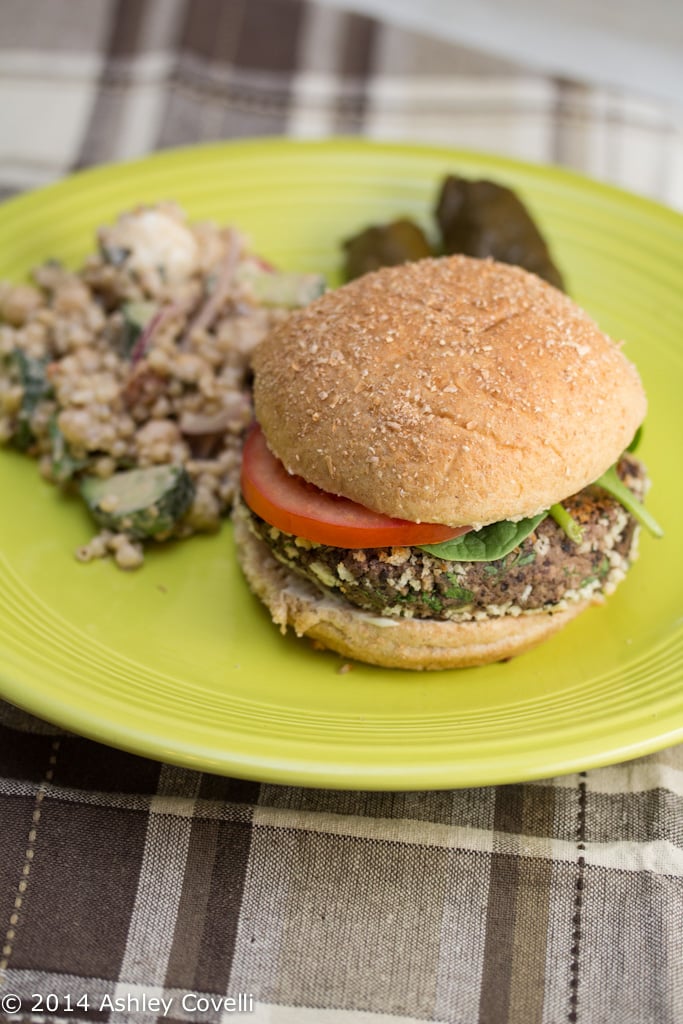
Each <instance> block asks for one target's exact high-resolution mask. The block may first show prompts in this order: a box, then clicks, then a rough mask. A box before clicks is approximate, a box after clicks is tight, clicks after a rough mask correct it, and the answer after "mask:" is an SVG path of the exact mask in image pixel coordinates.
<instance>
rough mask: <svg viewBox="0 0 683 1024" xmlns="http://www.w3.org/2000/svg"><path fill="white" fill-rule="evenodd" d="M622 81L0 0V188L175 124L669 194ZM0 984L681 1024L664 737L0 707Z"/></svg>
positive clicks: (227, 1012)
mask: <svg viewBox="0 0 683 1024" xmlns="http://www.w3.org/2000/svg"><path fill="white" fill-rule="evenodd" d="M655 7H656V5H655ZM636 86H637V82H634V91H633V93H628V94H625V93H624V92H623V91H622V92H616V91H614V90H609V89H606V88H604V87H602V86H597V85H596V84H595V83H593V82H586V81H579V80H575V81H574V80H567V79H566V78H563V79H557V78H552V77H549V76H546V75H542V74H540V73H539V72H538V71H536V70H533V71H532V70H530V69H528V68H526V67H523V66H521V65H519V64H516V63H515V62H513V61H510V60H503V59H501V58H500V57H499V56H498V57H493V56H491V55H490V54H487V53H484V52H477V51H475V50H473V49H468V48H466V47H464V46H458V45H455V44H453V43H448V42H446V41H444V40H443V39H441V40H439V39H435V38H433V37H431V36H428V35H427V34H419V33H417V32H414V31H407V30H405V29H402V28H399V27H397V26H396V25H395V24H387V23H383V22H380V21H378V20H373V19H372V18H369V17H365V16H362V15H360V14H353V13H349V12H348V11H342V10H339V9H335V8H334V6H330V4H329V3H326V4H325V5H324V6H323V5H319V4H316V3H314V2H312V0H309V2H306V0H0V190H2V191H4V193H5V194H10V193H12V192H15V191H19V190H22V189H26V188H30V187H32V186H35V185H40V184H42V183H45V182H47V181H50V180H53V179H54V178H56V177H59V176H61V175H62V174H64V173H67V172H68V171H69V170H71V169H73V168H76V167H83V166H89V165H92V164H96V163H101V162H103V161H109V160H119V159H124V158H128V157H135V156H139V155H143V154H144V153H147V152H149V151H151V150H154V149H158V148H161V147H166V146H175V145H179V144H188V143H194V142H201V141H207V140H212V139H223V138H236V137H243V136H252V135H263V134H288V135H294V136H301V137H312V136H324V135H331V134H340V133H344V134H363V135H368V136H371V137H376V138H391V139H399V138H400V139H408V140H416V141H425V142H437V143H441V144H444V145H453V146H457V147H462V148H476V149H482V150H489V151H496V152H499V153H505V154H507V155H512V156H517V157H521V158H524V159H530V160H540V161H546V162H557V163H561V164H564V165H566V166H569V167H573V168H576V169H578V170H581V171H584V172H587V173H590V174H592V175H594V176H596V177H600V178H604V179H605V180H608V181H611V182H613V183H616V184H620V185H624V186H626V187H628V188H631V189H633V190H635V191H639V192H642V193H644V194H647V195H650V196H653V197H655V198H659V199H661V200H663V201H665V202H669V203H671V204H676V205H682V206H683V191H682V189H683V174H681V170H682V169H683V129H682V128H681V115H680V110H676V109H674V108H673V107H671V106H667V105H665V104H662V103H655V102H654V101H652V100H651V99H647V98H645V97H644V96H643V95H640V94H639V93H638V91H637V89H636ZM1 672H2V667H1V666H0V673H1ZM34 994H35V995H34ZM8 995H9V996H11V995H16V996H18V997H19V999H20V1000H21V1004H22V1015H21V1016H20V1017H19V1016H14V1015H12V1014H11V1012H10V1011H11V1010H12V1009H13V1004H12V1003H11V1000H10V1002H9V1003H4V1004H3V1003H2V999H3V998H6V997H7V996H8ZM240 998H242V1000H243V1002H242V1003H241V1004H238V1003H237V1002H235V1003H233V1004H230V1003H227V1002H222V1000H225V999H233V1000H235V1001H237V1000H238V999H240ZM48 1000H49V1003H48ZM155 1000H156V1002H155ZM86 1004H87V1005H86ZM0 1007H2V1008H0V1021H3V1022H4V1021H5V1020H7V1021H9V1020H14V1019H24V1020H28V1019H33V1020H50V1021H54V1020H63V1021H70V1022H81V1021H89V1020H103V1021H113V1022H119V1024H147V1022H151V1021H157V1020H166V1021H182V1020H186V1021H192V1020H201V1021H206V1022H214V1021H215V1022H218V1021H223V1022H226V1021H232V1020H237V1019H243V1020H245V1021H246V1020H249V1021H255V1022H259V1024H266V1022H268V1024H271V1022H272V1024H383V1022H384V1024H401V1022H403V1024H414V1022H417V1021H440V1022H448V1024H565V1022H577V1024H612V1022H617V1024H678V1022H680V1021H681V1020H683V747H679V748H674V749H672V750H669V751H664V752H662V753H660V754H657V755H653V756H651V757H648V758H642V759H640V760H638V761H634V762H631V763H630V764H625V765H619V766H616V767H614V768H607V769H601V770H596V771H589V772H586V773H583V774H581V775H578V776H577V775H574V776H568V777H566V778H560V779H552V780H546V781H544V782H536V783H533V784H526V785H514V786H501V787H492V788H486V789H470V790H457V791H440V792H434V793H361V792H348V793H347V792H330V791H314V790H302V789H296V788H292V787H278V786H273V785H266V784H260V785H259V784H257V783H253V782H244V781H239V780H234V779H223V778H217V777H213V776H209V775H203V774H200V773H196V772H191V771H188V770H186V769H180V768H175V767H172V766H170V765H162V764H158V763H156V762H152V761H149V760H145V759H143V758H139V757H135V756H133V755H130V754H126V753H122V752H119V751H115V750H110V749H108V748H105V747H102V746H99V745H98V744H96V743H93V742H91V741H88V740H85V739H82V738H78V737H75V736H72V735H66V734H64V733H62V732H60V731H58V730H55V729H53V728H52V727H50V726H49V725H46V724H45V723H41V722H39V721H37V720H36V719H33V718H30V717H29V716H26V715H24V714H22V713H21V712H18V711H16V710H14V709H13V708H11V707H10V706H9V705H7V704H2V703H0ZM166 1008H168V1010H167V1009H166ZM233 1010H234V1012H233ZM32 1011H33V1012H32Z"/></svg>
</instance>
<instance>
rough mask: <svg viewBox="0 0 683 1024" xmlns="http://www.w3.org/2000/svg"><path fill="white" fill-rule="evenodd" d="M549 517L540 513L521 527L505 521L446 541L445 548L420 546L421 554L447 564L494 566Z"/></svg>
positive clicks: (442, 546)
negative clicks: (477, 563) (470, 563)
mask: <svg viewBox="0 0 683 1024" xmlns="http://www.w3.org/2000/svg"><path fill="white" fill-rule="evenodd" d="M547 515H548V513H547V512H540V513H539V515H537V516H532V517H531V518H529V519H520V520H519V522H517V523H512V522H510V521H509V520H507V519H504V520H503V521H502V522H500V523H491V524H490V526H483V527H482V528H481V530H470V532H469V533H461V534H460V536H459V537H454V538H453V540H444V541H442V542H441V544H420V545H419V547H420V550H421V551H426V552H427V553H428V554H430V555H434V556H435V557H436V558H443V559H445V560H446V561H447V562H493V561H495V560H496V559H498V558H504V557H505V555H507V554H509V553H510V552H511V551H512V550H513V548H516V547H517V546H518V545H519V544H521V543H522V541H523V540H524V538H525V537H528V536H529V534H530V533H531V532H532V531H533V530H535V529H536V527H537V526H538V524H539V523H540V522H541V521H542V520H543V519H545V517H546V516H547Z"/></svg>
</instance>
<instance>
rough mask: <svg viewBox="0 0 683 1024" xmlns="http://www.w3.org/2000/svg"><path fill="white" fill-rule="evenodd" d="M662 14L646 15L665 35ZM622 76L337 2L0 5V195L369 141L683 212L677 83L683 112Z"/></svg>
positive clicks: (676, 20)
mask: <svg viewBox="0 0 683 1024" xmlns="http://www.w3.org/2000/svg"><path fill="white" fill-rule="evenodd" d="M444 2H446V0H444ZM568 2H571V0H568ZM663 2H664V0H655V3H654V4H652V5H651V6H650V7H649V8H648V9H647V15H645V14H643V15H642V17H643V18H645V17H647V19H648V20H650V19H652V20H653V21H655V20H656V21H657V23H660V22H661V21H662V19H665V20H666V24H667V25H670V27H671V35H672V38H673V39H675V38H676V36H677V33H678V34H679V35H680V34H681V32H683V19H682V18H681V15H680V7H678V9H677V5H676V4H675V0H666V3H665V6H664V7H663V6H662V3H663ZM344 5H345V6H355V7H356V8H357V9H360V8H362V6H363V0H356V2H355V4H353V3H352V4H350V5H349V3H347V2H346V0H345V4H344ZM384 6H386V7H390V6H391V5H390V4H385V5H384ZM406 6H407V5H406V4H405V3H404V4H402V5H401V7H402V8H405V7H406ZM414 6H415V10H419V7H420V2H419V0H416V3H415V5H414ZM432 6H433V4H432ZM527 6H528V2H527ZM552 6H553V9H554V11H555V13H557V10H558V9H559V7H560V5H557V4H555V5H552ZM586 6H587V5H586V3H583V4H582V7H583V8H584V9H585V7H586ZM599 6H600V5H596V8H597V7H599ZM611 6H612V7H614V6H615V3H614V0H611ZM616 6H618V5H616ZM632 6H633V2H631V7H632ZM451 7H452V10H453V19H452V20H453V21H455V20H456V19H458V18H460V19H463V18H466V17H467V8H468V3H467V2H466V0H452V3H451ZM417 17H418V16H417V14H415V13H413V20H416V18H417ZM638 17H640V14H638ZM599 20H601V21H602V22H603V23H604V21H605V17H604V12H603V17H602V18H601V19H599ZM602 27H603V29H604V24H603V26H602ZM495 28H496V26H495V22H494V23H492V26H491V31H492V33H494V32H495ZM451 30H452V29H451ZM660 35H661V30H660ZM500 49H501V44H500V41H499V43H498V47H497V50H498V52H500ZM544 60H545V63H546V64H548V63H551V64H552V60H551V59H550V58H548V55H547V54H545V55H544ZM598 63H600V62H598ZM682 63H683V58H682ZM632 81H633V85H632V90H631V91H623V90H620V91H618V90H615V89H610V88H607V87H605V86H604V85H598V84H596V82H595V81H589V80H587V79H586V78H584V79H581V80H578V79H577V80H572V79H568V78H567V77H566V76H564V77H562V78H558V77H553V76H552V75H550V74H543V73H541V72H539V71H538V70H535V69H530V68H528V67H524V66H521V65H520V64H517V63H515V62H514V61H511V60H506V59H503V58H501V57H500V56H492V55H491V54H489V53H484V52H480V51H477V50H473V49H471V48H468V47H466V46H463V45H457V44H456V43H453V42H448V41H446V40H445V39H444V38H435V37H434V36H433V35H427V34H426V33H423V34H420V33H419V32H416V31H408V30H407V29H405V28H404V27H401V26H400V25H398V24H395V23H392V24H389V23H387V22H380V21H377V20H375V19H373V18H370V17H367V16H363V15H361V14H356V13H353V12H349V11H347V10H341V9H339V8H338V7H336V6H335V4H334V0H326V2H325V3H324V4H323V3H316V2H314V0H1V2H0V190H2V191H3V192H4V194H10V193H11V192H12V191H16V190H19V189H23V188H27V187H31V186H35V185H40V184H43V183H45V182H47V181H50V180H53V179H54V178H56V177H58V176H60V175H62V174H64V173H66V172H68V171H69V170H71V169H73V168H75V167H82V166H88V165H91V164H95V163H102V162H104V161H111V160H121V159H127V158H130V157H137V156H140V155H144V154H145V153H147V152H149V151H151V150H154V149H158V148H162V147H168V146H177V145H181V144H182V145H184V144H189V143H195V142H202V141H207V140H215V139H226V138H236V137H243V136H253V135H269V134H287V135H290V136H297V137H316V136H317V137H319V136H329V135H334V134H362V135H365V136H369V137H373V138H381V139H400V140H408V141H416V142H430V143H438V144H442V145H449V146H454V147H458V148H464V149H476V150H486V151H495V152H497V153H502V154H505V155H508V156H513V157H519V158H522V159H525V160H533V161H540V162H551V163H560V164H563V165H565V166H568V167H572V168H574V169H576V170H579V171H582V172H585V173H588V174H590V175H592V176H594V177H597V178H600V179H603V180H606V181H609V182H612V183H613V184H616V185H621V186H623V187H625V188H629V189H632V190H633V191H636V192H640V193H643V194H645V195H648V196H651V197H653V198H656V199H659V200H661V201H663V202H665V203H669V204H670V205H676V206H679V207H683V86H682V87H681V93H682V94H681V96H680V98H679V104H678V105H676V104H675V102H674V101H673V100H672V101H671V102H670V103H667V102H664V101H661V102H659V101H655V100H653V99H652V98H650V97H649V96H648V93H647V90H646V84H647V67H642V68H639V67H637V66H634V67H633V69H632ZM639 86H640V90H639Z"/></svg>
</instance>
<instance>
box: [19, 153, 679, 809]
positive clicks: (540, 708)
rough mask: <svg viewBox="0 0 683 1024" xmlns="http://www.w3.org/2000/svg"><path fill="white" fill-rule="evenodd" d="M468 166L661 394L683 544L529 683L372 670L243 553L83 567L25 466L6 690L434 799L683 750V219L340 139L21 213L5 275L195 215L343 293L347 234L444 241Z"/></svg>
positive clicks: (168, 164) (110, 727)
mask: <svg viewBox="0 0 683 1024" xmlns="http://www.w3.org/2000/svg"><path fill="white" fill-rule="evenodd" d="M447 171H457V172H460V173H462V174H465V175H469V176H474V175H488V176H490V177H494V178H495V179H497V180H499V181H501V182H504V183H507V184H509V185H512V186H513V187H515V188H517V189H518V190H519V192H520V194H521V195H522V197H523V198H524V199H525V200H526V201H527V202H528V203H529V204H530V206H531V208H532V210H533V211H534V213H535V214H536V216H537V217H538V219H539V221H540V223H541V224H542V226H543V228H544V229H545V231H546V233H547V234H548V236H549V238H550V240H551V242H552V246H553V249H554V252H555V254H556V257H557V260H558V262H559V263H560V265H561V266H562V268H563V269H564V270H565V272H566V276H567V280H568V285H569V288H570V290H571V293H572V295H573V296H574V297H575V298H576V299H577V301H578V302H579V303H580V304H582V305H584V306H585V307H586V308H587V309H588V310H590V311H591V312H592V313H593V315H594V316H595V317H596V318H597V319H598V320H599V322H600V323H601V325H602V326H603V327H604V328H605V329H606V330H607V331H608V332H610V333H611V334H613V336H615V337H617V338H620V339H621V338H625V339H627V343H626V352H627V354H628V355H629V356H630V357H631V358H632V359H633V360H635V361H636V362H637V364H638V366H639V368H640V371H641V374H642V376H643V379H644V381H645V386H646V388H647V391H648V395H649V400H650V411H649V414H648V418H647V428H646V432H645V438H644V442H643V445H642V454H643V457H644V459H645V461H646V462H647V463H648V466H649V469H650V473H651V476H652V479H653V481H654V484H653V487H652V491H651V495H650V498H649V504H650V506H651V508H652V510H653V512H654V514H655V515H656V516H657V518H658V519H659V520H660V522H661V523H662V524H663V525H664V527H665V529H666V537H665V538H664V540H661V541H655V540H652V539H651V538H650V537H649V536H644V537H643V538H642V542H641V557H640V560H639V561H638V563H637V564H636V565H635V566H634V568H633V570H632V571H631V573H630V574H629V577H628V579H627V580H626V581H625V582H624V583H623V584H622V586H621V587H620V589H619V590H618V591H617V593H616V594H615V595H613V597H612V598H611V599H610V600H609V601H608V603H607V604H606V605H605V606H604V607H602V608H596V609H591V610H590V611H588V612H586V613H585V614H584V615H582V616H581V617H580V618H579V619H578V620H576V621H575V622H574V623H572V624H571V625H570V626H569V627H567V629H566V630H565V631H564V632H563V633H561V634H559V635H558V636H557V637H556V638H554V639H552V640H551V641H549V642H548V643H546V644H545V645H544V646H542V647H541V648H539V649H537V650H536V651H533V652H531V653H529V654H526V655H524V656H522V657H520V658H518V659H515V660H513V661H511V662H508V663H507V664H498V665H492V666H489V667H486V668H478V669H468V670H460V671H447V672H437V673H410V672H402V671H390V670H386V669H378V668H372V667H369V666H363V665H358V664H354V665H353V668H352V670H351V671H348V672H340V671H339V669H340V667H341V666H342V660H341V659H340V658H339V657H337V656H335V655H333V654H330V653H320V652H316V651H314V650H312V649H311V647H310V645H309V644H308V642H306V641H297V640H296V639H294V638H293V637H290V636H288V637H282V636H281V635H280V634H279V632H278V631H277V630H276V629H275V628H274V627H273V626H272V625H271V623H270V621H269V618H268V616H267V614H266V612H265V611H264V610H263V609H262V608H261V606H260V605H259V604H258V603H257V602H256V600H255V599H254V598H252V597H251V595H250V594H249V592H248V591H247V588H246V586H245V584H244V582H243V581H242V578H241V576H240V573H239V571H238V569H237V567H236V565H235V558H234V552H233V542H232V534H231V529H230V526H229V524H226V526H225V528H224V530H223V531H222V532H221V534H220V535H217V536H213V537H210V538H207V537H199V538H196V539H193V540H191V541H189V542H186V543H183V544H180V545H177V546H174V547H173V548H169V549H167V550H162V549H159V550H155V551H152V552H150V554H149V556H148V558H147V561H146V564H145V567H144V569H143V570H142V571H140V572H137V573H132V574H126V573H123V572H120V571H118V570H116V569H115V568H114V567H113V566H112V565H111V564H110V563H107V562H98V563H91V564H88V565H81V564H79V563H77V562H76V561H75V559H74V558H73V551H74V550H75V548H76V547H78V546H79V545H80V544H82V543H83V542H84V541H85V540H86V539H87V538H88V537H89V536H90V531H91V527H90V524H89V522H88V520H87V519H86V515H85V513H84V512H83V510H82V509H81V508H80V506H79V505H78V504H77V503H76V502H75V501H73V500H67V499H65V498H63V497H61V496H60V495H59V494H58V492H57V491H56V490H55V489H54V488H52V487H50V486H48V485H46V484H44V483H43V482H42V481H41V480H40V478H39V476H38V472H37V468H36V465H35V463H33V462H32V461H31V460H28V459H25V458H23V457H21V456H19V455H15V454H13V453H9V452H7V451H3V452H0V493H1V494H2V507H1V509H0V692H1V693H2V694H3V695H4V696H5V697H6V698H7V699H8V700H10V701H12V702H14V703H16V704H18V705H20V706H22V707H24V708H26V709H28V710H30V711H32V712H34V713H35V714H37V715H40V716H42V717H43V718H46V719H49V720H52V721H54V722H57V723H59V724H60V725H62V726H66V727H68V728H70V729H72V730H74V731H76V732H79V733H82V734H84V735H86V736H90V737H93V738H94V739H97V740H100V741H102V742H104V743H108V744H111V745H114V746H118V747H123V748H125V749H128V750H131V751H135V752H137V753H140V754H145V755H148V756H151V757H154V758H158V759H162V760H167V761H171V762H175V763H178V764H182V765H187V766H189V767H191V768H198V769H205V770H208V771H213V772H218V773H224V774H232V775H235V776H241V777H245V778H253V779H260V780H265V781H271V782H281V783H293V784H300V785H310V786H327V787H338V788H366V789H429V788H438V787H451V786H472V785H485V784H492V783H502V782H514V781H520V780H525V779H532V778H538V777H544V776H549V775H554V774H560V773H563V772H570V771H576V770H579V769H584V768H588V767H593V766H596V765H601V764H607V763H610V762H615V761H620V760H624V759H627V758H632V757H635V756H637V755H640V754H644V753H647V752H649V751H652V750H655V749H658V748H661V747H664V746H666V745H669V744H672V743H675V742H676V741H678V740H681V739H683V687H682V686H681V682H682V681H683V630H682V628H681V619H682V613H683V600H682V588H681V574H682V572H683V550H682V548H683V531H682V530H681V529H680V509H681V507H682V506H683V487H682V483H681V479H682V474H681V464H680V455H681V451H680V442H681V437H683V402H682V401H681V389H682V384H683V380H682V376H683V374H682V366H683V344H682V343H681V328H682V327H683V290H682V289H681V281H682V280H683V275H682V273H681V271H682V263H683V218H681V217H680V216H678V215H677V214H675V213H673V212H671V211H670V210H667V209H664V208H662V207H660V206H657V205H655V204H653V203H650V202H647V201H645V200H642V199H638V198H635V197H634V196H631V195H628V194H626V193H624V192H619V191H617V190H615V189H611V188H608V187H605V186H602V185H598V184H596V183H594V182H591V181H588V180H586V179H584V178H581V177H578V176H576V175H573V174H570V173H567V172H564V171H561V170H557V169H551V168H545V167H535V166H528V165H524V164H520V163H515V162H511V161H508V160H505V159H500V158H497V157H491V156H484V155H475V154H470V153H462V152H454V151H450V150H445V149H430V148H418V147H415V146H405V145H377V144H370V143H365V142H362V141H346V140H335V141H329V142H322V143H319V142H316V143H296V142H289V141H283V140H265V141H256V142H239V143H232V144H230V143H228V144H220V145H214V146H206V147H201V148H193V149H187V150H180V151H173V152H167V153H162V154H159V155H156V156H153V157H151V158H148V159H145V160H142V161H140V162H137V163H131V164H127V165H123V166H116V167H105V168H101V169H97V170H95V171H89V172H85V173H81V174H78V175H76V176H74V177H71V178H69V179H68V180H65V181H63V182H61V183H59V184H57V185H55V186H51V187H49V188H46V189H43V190H41V191H37V192H34V193H32V194H29V195H27V196H23V197H20V198H19V199H16V200H13V201H12V202H9V203H7V204H5V205H4V206H3V207H1V208H0V237H2V239H3V245H2V247H1V250H0V277H7V276H9V277H13V278H15V279H20V278H22V277H23V276H24V275H25V274H26V273H27V271H28V270H29V268H30V267H31V266H32V265H34V264H36V263H38V262H40V261H41V260H43V259H44V258H46V257H50V256H55V257H59V258H61V259H63V260H66V261H67V262H69V263H71V264H74V265H75V264H77V263H78V261H79V260H80V259H81V258H82V257H83V256H84V255H85V254H86V253H87V252H88V251H90V250H91V249H92V247H93V238H94V231H95V228H96V227H97V226H98V225H99V224H102V223H103V222H106V221H109V220H111V219H112V218H114V217H115V216H116V214H117V213H119V212H120V211H122V210H124V209H126V208H129V207H131V206H133V205H135V204H137V203H141V202H148V201H155V200H158V199H162V198H170V199H175V200H177V201H178V202H179V203H181V204H182V205H183V206H184V207H185V208H186V209H187V211H188V212H189V214H190V215H191V216H192V217H193V218H203V217H212V218H215V219H217V220H219V221H221V222H231V221H232V222H234V223H236V224H237V225H238V226H240V227H241V228H243V229H245V230H246V231H247V232H248V233H249V234H250V236H251V238H252V240H253V243H254V245H255V246H256V247H257V249H258V250H259V251H261V252H262V253H263V254H264V255H265V256H266V257H268V258H269V259H271V260H272V261H273V262H275V263H277V264H280V265H282V266H285V267H290V268H296V269H309V270H322V271H323V272H324V273H325V274H327V276H328V278H329V279H330V281H332V282H334V280H335V275H336V273H337V271H338V266H339V262H340V250H339V245H340V242H341V240H342V239H343V238H344V237H345V236H347V235H348V234H349V233H350V232H352V231H353V230H354V229H356V228H360V227H362V226H364V225H367V224H368V223H370V222H373V221H374V222H376V221H380V220H383V219H385V218H389V217H392V216H393V215H397V214H402V213H405V214H408V215H412V216H415V217H417V218H418V219H419V220H421V221H422V222H424V223H425V224H428V223H429V215H430V208H431V206H432V204H433V201H434V196H435V190H436V187H437V182H438V181H439V178H440V177H441V176H442V175H443V174H444V173H445V172H447Z"/></svg>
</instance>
